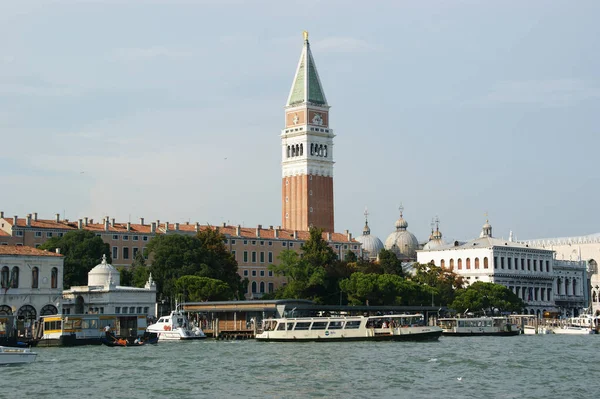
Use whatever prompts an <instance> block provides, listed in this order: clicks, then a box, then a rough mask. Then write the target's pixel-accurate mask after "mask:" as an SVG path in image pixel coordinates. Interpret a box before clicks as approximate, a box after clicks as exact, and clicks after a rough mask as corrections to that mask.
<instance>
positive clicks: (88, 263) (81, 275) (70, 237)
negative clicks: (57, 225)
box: [40, 230, 112, 289]
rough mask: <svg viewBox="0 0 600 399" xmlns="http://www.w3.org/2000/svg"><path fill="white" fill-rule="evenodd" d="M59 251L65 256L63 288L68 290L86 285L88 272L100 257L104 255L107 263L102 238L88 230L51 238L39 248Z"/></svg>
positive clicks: (106, 249)
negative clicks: (57, 249)
mask: <svg viewBox="0 0 600 399" xmlns="http://www.w3.org/2000/svg"><path fill="white" fill-rule="evenodd" d="M56 248H59V249H60V252H61V254H63V255H64V256H65V263H64V270H63V274H64V278H63V286H64V288H65V289H68V288H70V287H72V286H77V285H87V280H88V272H89V271H90V270H92V268H93V267H94V266H96V265H97V264H99V263H100V261H101V260H102V255H106V259H107V262H108V263H111V262H112V259H111V258H110V249H109V246H108V244H106V243H105V242H104V241H102V238H100V237H98V236H96V234H95V233H94V232H92V231H89V230H77V231H71V232H68V233H66V234H65V235H63V236H62V237H52V238H51V239H49V240H48V241H46V242H45V243H44V244H42V245H41V246H40V249H47V250H50V251H54V250H56Z"/></svg>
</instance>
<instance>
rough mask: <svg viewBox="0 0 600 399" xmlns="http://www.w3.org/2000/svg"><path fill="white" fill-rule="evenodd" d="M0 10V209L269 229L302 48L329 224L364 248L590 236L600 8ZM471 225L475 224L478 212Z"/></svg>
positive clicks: (60, 5) (143, 4)
mask: <svg viewBox="0 0 600 399" xmlns="http://www.w3.org/2000/svg"><path fill="white" fill-rule="evenodd" d="M360 4H361V5H360V6H359V4H358V3H352V2H348V1H347V0H329V1H325V0H322V1H317V0H304V1H296V0H286V1H280V0H273V1H271V0H265V1H260V0H257V1H243V0H197V1H195V0H146V1H142V0H54V1H53V0H20V1H18V2H17V1H10V2H9V1H2V2H0V143H1V145H2V149H3V151H2V152H1V153H0V180H1V181H2V182H3V184H2V188H3V189H2V190H1V191H2V197H1V199H0V210H3V211H4V212H5V215H6V216H8V217H10V216H12V215H19V216H20V217H24V215H25V214H27V213H32V212H38V214H39V217H40V218H48V219H50V218H53V217H54V214H55V213H60V214H61V215H63V217H66V218H68V219H70V220H75V219H78V218H82V217H84V216H88V217H91V218H94V219H97V220H99V219H101V218H102V217H104V216H107V215H108V216H110V217H111V218H112V217H114V218H116V219H117V220H118V221H123V222H125V221H128V220H130V221H132V222H137V221H138V220H139V219H138V218H140V217H144V218H145V219H146V221H151V220H156V219H160V220H161V221H170V222H172V223H174V222H186V221H190V222H192V223H193V222H196V221H198V222H200V223H202V224H206V223H208V224H213V225H214V224H221V223H223V222H226V223H228V224H233V225H237V224H241V225H243V226H248V227H253V226H256V225H258V224H262V225H263V226H269V225H273V226H277V225H281V224H282V222H281V138H280V134H281V129H282V128H283V127H284V106H285V102H286V100H287V97H288V94H289V90H290V87H291V84H292V80H293V77H294V73H295V70H296V66H297V62H298V58H299V56H300V52H301V50H302V43H303V39H302V31H303V30H307V31H308V32H309V34H310V42H311V49H312V51H313V55H314V58H315V62H316V64H317V68H318V71H319V75H320V78H321V82H322V84H323V88H324V91H325V93H326V96H327V100H328V102H329V105H330V106H331V107H332V108H331V110H330V125H331V127H332V128H333V129H334V131H335V134H336V138H335V139H334V145H335V159H334V160H335V162H336V164H335V169H334V196H335V228H336V231H338V232H344V231H345V230H349V231H350V232H352V233H353V235H354V236H356V235H359V234H362V228H363V226H364V216H363V213H364V211H365V208H368V211H369V225H370V226H371V232H372V234H373V235H376V236H378V237H379V238H381V239H382V240H383V241H385V238H386V237H387V236H388V235H389V234H390V233H391V232H392V231H393V230H394V229H395V227H394V225H395V221H396V220H397V219H398V216H399V211H398V208H399V206H400V205H401V204H402V206H403V207H404V218H405V219H406V220H407V222H408V230H409V231H411V232H412V233H413V234H415V235H416V236H417V238H418V239H419V241H426V240H427V237H428V236H429V233H430V229H431V220H432V218H434V217H436V216H437V217H439V220H440V230H441V231H442V233H443V234H444V239H445V240H448V241H451V240H466V239H471V238H474V237H476V236H478V235H479V232H480V230H481V226H482V225H483V224H484V223H485V220H486V218H487V219H489V221H490V223H491V224H492V226H493V228H494V235H495V236H497V237H504V238H508V235H509V232H510V231H513V233H514V235H515V236H516V238H517V239H530V238H544V237H564V236H577V235H585V234H590V233H596V232H599V231H600V228H599V227H598V222H599V213H598V207H597V198H598V197H600V184H599V180H600V178H599V173H598V164H597V159H596V154H597V149H598V146H599V145H600V138H599V137H600V135H599V134H598V133H599V131H598V130H599V127H598V117H599V115H600V112H599V110H600V53H599V52H598V37H600V24H598V22H597V16H598V15H600V2H598V1H596V0H594V1H586V0H579V1H576V2H573V1H552V0H543V1H542V0H540V1H536V0H529V1H522V0H518V1H513V0H505V1H468V0H464V1H459V0H439V1H435V0H431V1H401V0H390V1H378V0H374V1H371V2H369V3H368V7H367V6H366V3H360ZM486 215H487V216H486Z"/></svg>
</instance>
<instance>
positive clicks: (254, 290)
mask: <svg viewBox="0 0 600 399" xmlns="http://www.w3.org/2000/svg"><path fill="white" fill-rule="evenodd" d="M256 292H257V291H256V281H253V282H252V293H253V294H256Z"/></svg>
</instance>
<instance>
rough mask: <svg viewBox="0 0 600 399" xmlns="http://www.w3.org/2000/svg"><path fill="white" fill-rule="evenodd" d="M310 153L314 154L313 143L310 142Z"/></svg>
mask: <svg viewBox="0 0 600 399" xmlns="http://www.w3.org/2000/svg"><path fill="white" fill-rule="evenodd" d="M310 155H315V145H314V144H313V143H310Z"/></svg>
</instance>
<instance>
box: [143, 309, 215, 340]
mask: <svg viewBox="0 0 600 399" xmlns="http://www.w3.org/2000/svg"><path fill="white" fill-rule="evenodd" d="M146 331H147V332H150V333H155V334H157V335H158V340H159V341H180V340H195V339H204V338H206V335H205V334H204V332H203V331H202V329H201V328H200V327H198V326H193V325H192V324H191V323H190V321H189V320H188V318H187V316H186V315H185V313H184V312H182V311H181V310H173V311H172V312H171V313H170V314H169V315H168V316H161V317H160V318H159V319H158V320H157V321H156V323H154V324H150V325H149V326H148V328H147V330H146Z"/></svg>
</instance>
